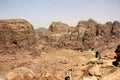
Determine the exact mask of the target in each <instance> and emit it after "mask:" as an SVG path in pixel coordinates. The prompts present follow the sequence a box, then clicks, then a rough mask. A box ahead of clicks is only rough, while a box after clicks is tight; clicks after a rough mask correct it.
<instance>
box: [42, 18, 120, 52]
mask: <svg viewBox="0 0 120 80" xmlns="http://www.w3.org/2000/svg"><path fill="white" fill-rule="evenodd" d="M46 33H47V32H46ZM44 36H46V37H47V39H46V40H47V41H48V42H49V43H50V45H52V46H55V47H60V48H70V49H77V50H79V49H81V50H83V49H84V50H87V49H101V50H102V49H106V48H115V46H117V45H118V44H120V41H119V40H120V23H119V22H118V21H114V22H113V23H112V22H106V23H105V24H100V23H97V22H96V21H95V20H93V19H89V20H88V21H79V22H78V24H77V26H75V27H69V26H68V25H67V24H65V23H61V22H53V23H52V24H51V25H50V27H49V29H48V34H46V35H44ZM49 43H48V44H49Z"/></svg>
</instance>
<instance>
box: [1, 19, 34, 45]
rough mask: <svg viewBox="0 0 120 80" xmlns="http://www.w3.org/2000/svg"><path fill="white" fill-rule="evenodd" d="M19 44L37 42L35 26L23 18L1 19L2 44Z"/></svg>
mask: <svg viewBox="0 0 120 80" xmlns="http://www.w3.org/2000/svg"><path fill="white" fill-rule="evenodd" d="M12 44H14V45H17V46H19V47H25V46H30V45H32V44H35V31H34V29H33V26H32V25H31V24H30V23H29V22H28V21H26V20H23V19H10V20H0V46H1V47H2V46H5V45H12Z"/></svg>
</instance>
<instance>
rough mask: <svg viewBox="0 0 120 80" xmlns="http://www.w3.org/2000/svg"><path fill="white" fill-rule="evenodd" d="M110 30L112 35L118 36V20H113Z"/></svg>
mask: <svg viewBox="0 0 120 80" xmlns="http://www.w3.org/2000/svg"><path fill="white" fill-rule="evenodd" d="M111 32H112V34H113V35H115V36H116V37H118V38H120V22H118V21H114V23H113V25H112V30H111Z"/></svg>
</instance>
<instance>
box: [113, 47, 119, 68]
mask: <svg viewBox="0 0 120 80" xmlns="http://www.w3.org/2000/svg"><path fill="white" fill-rule="evenodd" d="M115 53H116V56H115V58H116V61H113V65H114V66H116V67H117V66H118V65H119V62H120V45H119V46H117V49H116V50H115Z"/></svg>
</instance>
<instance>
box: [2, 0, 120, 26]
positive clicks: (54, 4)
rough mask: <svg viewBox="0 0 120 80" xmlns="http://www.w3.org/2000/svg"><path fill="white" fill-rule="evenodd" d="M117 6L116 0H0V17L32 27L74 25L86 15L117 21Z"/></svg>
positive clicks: (119, 1)
mask: <svg viewBox="0 0 120 80" xmlns="http://www.w3.org/2000/svg"><path fill="white" fill-rule="evenodd" d="M119 8H120V0H34V1H33V0H0V19H15V18H22V19H26V20H28V21H29V22H30V23H31V24H32V25H33V26H34V28H38V27H46V28H48V27H49V25H50V24H51V23H52V22H53V21H56V22H64V23H66V24H68V25H70V26H75V25H77V23H78V22H79V21H80V20H88V19H89V18H92V19H94V20H96V21H97V22H99V23H105V22H107V21H114V20H118V21H120V9H119Z"/></svg>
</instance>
